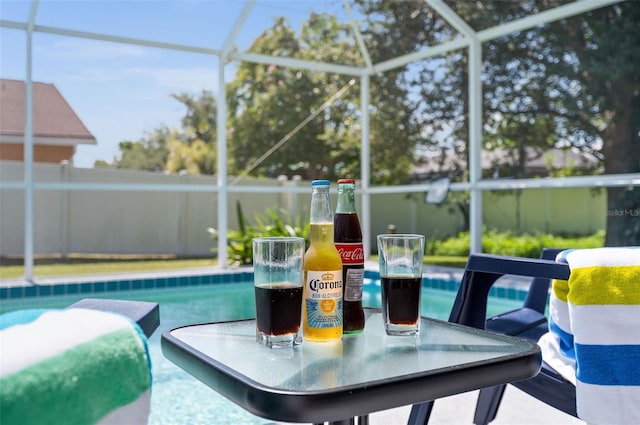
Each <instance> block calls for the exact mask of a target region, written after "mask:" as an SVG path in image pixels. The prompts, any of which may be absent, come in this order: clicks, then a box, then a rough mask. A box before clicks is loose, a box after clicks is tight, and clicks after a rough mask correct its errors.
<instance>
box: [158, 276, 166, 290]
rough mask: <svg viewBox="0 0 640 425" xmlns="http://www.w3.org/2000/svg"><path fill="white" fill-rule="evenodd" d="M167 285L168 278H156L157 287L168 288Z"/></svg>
mask: <svg viewBox="0 0 640 425" xmlns="http://www.w3.org/2000/svg"><path fill="white" fill-rule="evenodd" d="M166 287H167V278H166V277H159V278H157V279H156V288H166Z"/></svg>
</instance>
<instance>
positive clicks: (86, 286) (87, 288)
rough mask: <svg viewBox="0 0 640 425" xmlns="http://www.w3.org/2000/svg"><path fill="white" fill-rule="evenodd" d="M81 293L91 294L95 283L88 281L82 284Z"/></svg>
mask: <svg viewBox="0 0 640 425" xmlns="http://www.w3.org/2000/svg"><path fill="white" fill-rule="evenodd" d="M80 293H81V294H91V293H93V283H91V282H86V283H81V284H80Z"/></svg>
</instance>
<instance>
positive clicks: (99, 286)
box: [93, 282, 107, 292]
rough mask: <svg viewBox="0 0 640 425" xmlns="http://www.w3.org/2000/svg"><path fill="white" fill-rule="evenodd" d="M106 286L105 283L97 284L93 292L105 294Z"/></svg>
mask: <svg viewBox="0 0 640 425" xmlns="http://www.w3.org/2000/svg"><path fill="white" fill-rule="evenodd" d="M106 286H107V285H106V284H105V282H95V283H94V284H93V292H104V290H105V288H106Z"/></svg>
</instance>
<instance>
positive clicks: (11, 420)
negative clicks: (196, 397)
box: [0, 308, 151, 425]
mask: <svg viewBox="0 0 640 425" xmlns="http://www.w3.org/2000/svg"><path fill="white" fill-rule="evenodd" d="M150 397H151V364H150V358H149V352H148V347H147V343H146V338H145V337H144V334H143V333H142V331H141V330H140V329H139V328H138V326H137V325H136V324H135V323H133V322H131V321H130V320H129V319H128V318H126V317H124V316H120V315H117V314H112V313H105V312H102V311H96V310H88V309H80V308H72V309H67V310H23V311H16V312H12V313H6V314H3V315H1V316H0V412H1V413H0V416H1V420H2V424H3V425H13V424H16V425H18V424H44V423H47V424H96V423H97V424H144V423H147V421H148V417H149V410H150Z"/></svg>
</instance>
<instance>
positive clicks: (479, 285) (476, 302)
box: [449, 254, 570, 329]
mask: <svg viewBox="0 0 640 425" xmlns="http://www.w3.org/2000/svg"><path fill="white" fill-rule="evenodd" d="M507 274H511V275H518V276H530V277H542V278H549V279H565V280H566V279H568V278H569V274H570V270H569V266H568V265H567V264H563V263H556V262H555V261H550V260H540V259H535V258H521V257H508V256H499V255H491V254H472V255H471V256H469V260H468V261H467V266H466V267H465V272H464V275H463V276H462V282H461V284H460V288H459V289H458V293H457V295H456V299H455V301H454V304H453V308H452V310H451V315H450V317H449V321H450V322H455V323H460V324H463V325H467V326H473V327H476V328H479V329H484V328H485V321H486V318H487V317H486V316H487V298H488V296H489V290H490V289H491V287H492V286H493V284H494V283H495V281H496V280H498V279H499V278H500V277H502V276H504V275H507Z"/></svg>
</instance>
